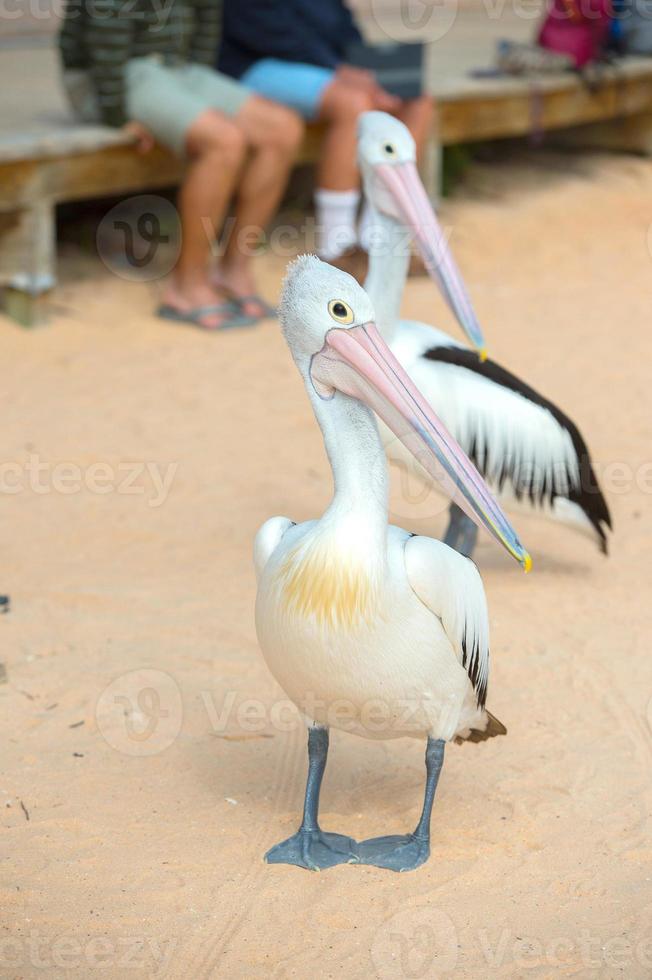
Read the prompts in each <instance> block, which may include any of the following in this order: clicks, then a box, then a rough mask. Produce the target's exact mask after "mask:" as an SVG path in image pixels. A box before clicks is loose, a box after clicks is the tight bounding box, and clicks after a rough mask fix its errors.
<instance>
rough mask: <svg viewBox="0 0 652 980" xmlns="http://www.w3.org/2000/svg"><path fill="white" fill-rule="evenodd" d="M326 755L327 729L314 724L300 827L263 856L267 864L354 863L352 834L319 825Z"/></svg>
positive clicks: (312, 865) (312, 868) (320, 866)
mask: <svg viewBox="0 0 652 980" xmlns="http://www.w3.org/2000/svg"><path fill="white" fill-rule="evenodd" d="M327 757H328V729H327V728H320V727H319V726H317V725H313V726H312V728H310V730H309V731H308V780H307V782H306V798H305V802H304V805H303V820H302V821H301V827H300V828H299V830H298V831H297V832H296V834H293V835H292V837H288V839H287V840H284V841H281V843H280V844H276V845H275V846H274V847H272V848H271V849H270V850H269V851H268V852H267V854H266V855H265V860H266V861H267V863H268V864H294V865H295V866H296V867H297V868H307V869H308V870H309V871H321V870H322V869H324V868H334V867H335V865H336V864H357V863H358V845H357V843H356V841H354V840H353V838H351V837H344V836H343V835H342V834H329V833H327V832H326V831H325V830H322V829H321V827H320V826H319V820H318V818H319V791H320V789H321V781H322V779H323V776H324V770H325V768H326V759H327Z"/></svg>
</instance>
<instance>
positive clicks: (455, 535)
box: [444, 504, 478, 558]
mask: <svg viewBox="0 0 652 980" xmlns="http://www.w3.org/2000/svg"><path fill="white" fill-rule="evenodd" d="M449 515H450V519H449V522H448V527H447V528H446V534H445V535H444V544H447V545H448V546H449V548H454V549H455V551H457V552H459V554H460V555H464V557H465V558H470V557H471V555H472V554H473V549H474V548H475V544H476V541H477V539H478V529H477V527H476V526H475V524H474V523H473V521H472V520H471V518H470V517H467V516H466V514H465V513H464V511H463V510H462V508H461V507H458V506H457V504H451V505H450V509H449Z"/></svg>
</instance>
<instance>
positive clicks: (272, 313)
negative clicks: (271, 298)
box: [217, 281, 278, 321]
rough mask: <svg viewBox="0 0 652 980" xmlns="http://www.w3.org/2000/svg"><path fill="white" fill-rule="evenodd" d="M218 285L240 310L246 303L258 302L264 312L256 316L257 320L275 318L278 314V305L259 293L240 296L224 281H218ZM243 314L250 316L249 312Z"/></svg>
mask: <svg viewBox="0 0 652 980" xmlns="http://www.w3.org/2000/svg"><path fill="white" fill-rule="evenodd" d="M217 285H218V286H219V288H220V289H221V290H222V292H223V293H225V294H226V295H227V296H228V297H229V299H230V301H231V302H232V303H234V304H235V306H237V307H238V309H240V310H242V309H243V308H244V306H245V304H246V303H256V304H257V305H258V306H260V308H261V310H262V313H261V314H260V315H259V316H257V317H255V319H256V321H258V320H267V319H270V318H271V319H274V318H275V317H277V316H278V310H277V309H276V307H275V306H272V305H271V304H270V303H268V302H267V301H266V300H264V299H263V298H262V296H259V295H258V294H257V293H252V294H251V296H239V295H238V294H237V293H236V292H234V291H233V290H232V289H229V287H228V286H225V285H224V283H222V282H219V281H217ZM242 315H243V316H247V317H248V316H249V314H248V313H243V314H242Z"/></svg>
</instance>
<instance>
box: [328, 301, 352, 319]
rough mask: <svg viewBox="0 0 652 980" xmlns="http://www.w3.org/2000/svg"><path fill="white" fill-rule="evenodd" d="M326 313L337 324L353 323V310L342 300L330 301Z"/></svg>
mask: <svg viewBox="0 0 652 980" xmlns="http://www.w3.org/2000/svg"><path fill="white" fill-rule="evenodd" d="M328 312H329V313H330V315H331V316H332V317H333V319H334V320H337V322H338V323H353V310H352V309H351V307H350V306H349V304H348V303H345V302H344V300H343V299H332V300H331V301H330V303H329V304H328Z"/></svg>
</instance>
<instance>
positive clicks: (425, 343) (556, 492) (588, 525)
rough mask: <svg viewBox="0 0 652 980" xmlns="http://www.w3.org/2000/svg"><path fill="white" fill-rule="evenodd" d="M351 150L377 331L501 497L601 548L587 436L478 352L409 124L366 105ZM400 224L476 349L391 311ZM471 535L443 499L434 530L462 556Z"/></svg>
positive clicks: (397, 285) (401, 247)
mask: <svg viewBox="0 0 652 980" xmlns="http://www.w3.org/2000/svg"><path fill="white" fill-rule="evenodd" d="M358 159H359V164H360V169H361V171H362V176H363V182H364V189H365V194H366V197H367V201H368V202H369V205H370V206H371V207H372V208H373V210H374V211H375V222H376V228H375V237H376V241H375V244H374V246H373V247H372V248H371V250H370V251H371V254H370V263H369V272H368V276H367V279H366V281H365V289H366V290H367V292H368V294H369V296H370V298H371V301H372V303H373V305H374V307H375V310H376V315H377V324H378V328H379V330H380V332H381V334H382V335H383V338H384V339H385V341H386V342H387V343H388V344H389V345H390V347H391V349H392V352H393V353H394V354H395V355H396V357H397V358H398V360H399V361H400V363H401V364H402V366H403V367H404V368H405V370H406V371H407V372H408V374H409V375H410V377H411V378H412V379H413V380H414V381H415V382H416V384H417V385H418V387H419V388H420V390H421V391H422V392H423V393H424V395H425V396H426V398H427V400H428V401H429V402H430V404H431V405H432V406H433V408H434V409H435V410H436V412H437V413H438V415H439V416H440V417H441V419H442V421H443V422H444V424H445V425H446V426H447V428H448V429H449V431H450V432H451V433H452V434H453V435H454V436H455V438H456V439H457V441H458V442H459V443H460V445H461V446H462V448H463V449H464V450H465V451H466V453H467V454H468V455H469V456H470V458H471V459H472V460H473V462H474V463H475V465H476V466H477V467H478V469H479V470H480V472H481V473H482V475H483V476H484V477H485V479H486V481H487V483H488V484H489V486H490V487H491V489H492V490H493V491H494V492H495V493H496V494H497V495H499V497H500V499H501V500H502V501H503V502H504V503H505V505H506V506H507V505H519V506H520V507H524V508H525V509H527V510H529V511H530V512H532V511H534V512H536V513H541V514H542V515H544V516H547V517H552V518H553V519H555V520H558V521H560V522H562V523H566V524H568V525H570V526H571V527H573V528H575V529H577V530H580V531H583V532H585V533H588V534H589V535H591V536H592V537H593V538H594V539H595V540H596V542H597V544H598V545H599V547H600V549H601V550H602V551H603V552H604V553H606V551H607V536H606V528H611V518H610V515H609V509H608V507H607V504H606V501H605V499H604V497H603V495H602V492H601V490H600V487H599V485H598V481H597V478H596V476H595V473H594V470H593V465H592V463H591V457H590V454H589V450H588V448H587V446H586V443H585V441H584V439H583V438H582V435H581V433H580V431H579V429H578V428H577V426H576V425H575V424H574V422H572V421H571V419H569V418H568V416H567V415H565V414H564V413H563V412H562V411H561V410H560V409H559V408H557V406H556V405H554V404H553V403H552V402H551V401H549V400H548V399H547V398H544V397H543V396H542V395H540V394H539V393H538V392H537V391H535V390H534V389H533V388H531V387H530V386H529V385H527V384H526V383H525V382H523V381H521V380H520V379H519V378H517V377H516V376H515V375H514V374H511V373H510V372H509V371H507V370H506V369H505V368H503V367H501V366H500V365H499V364H497V363H496V362H495V361H491V360H487V359H486V355H485V351H484V347H485V345H484V339H483V336H482V331H481V329H480V326H479V324H478V321H477V318H476V316H475V313H474V311H473V307H472V305H471V301H470V299H469V297H468V295H467V292H466V290H465V288H464V285H463V283H462V278H461V276H460V274H459V272H458V270H457V267H456V265H455V262H454V260H453V258H452V255H451V253H450V251H449V249H448V245H447V243H446V240H445V237H444V236H443V234H442V231H441V228H440V226H439V223H438V221H437V218H436V216H435V213H434V211H433V209H432V206H431V204H430V202H429V200H428V197H427V195H426V192H425V189H424V188H423V185H422V184H421V180H420V179H419V175H418V172H417V169H416V165H415V145H414V140H413V139H412V136H411V135H410V133H409V130H408V129H407V128H406V127H405V126H404V125H403V123H401V122H399V120H398V119H394V118H393V116H389V115H387V114H386V113H384V112H367V113H365V114H364V115H362V116H361V117H360V122H359V130H358ZM406 227H407V229H409V231H410V233H411V235H412V236H413V238H414V240H415V242H416V245H417V247H418V249H419V251H420V253H421V256H422V258H423V260H424V262H425V264H426V267H427V269H428V270H429V271H430V273H431V275H432V277H433V278H434V279H435V280H436V281H437V283H438V284H439V285H440V286H441V288H442V290H443V293H444V296H445V298H446V299H447V301H448V303H449V305H450V307H451V309H452V311H453V313H454V314H455V316H456V317H457V319H458V321H459V322H460V324H461V326H462V327H463V329H464V330H465V332H466V334H467V336H468V337H469V340H470V341H471V342H472V343H473V344H474V346H475V347H477V348H478V350H479V351H480V356H478V354H477V353H476V352H474V351H473V350H470V349H469V348H467V347H464V346H463V345H462V344H458V343H456V341H454V340H453V339H452V338H451V337H449V336H447V335H446V334H445V333H443V332H442V331H440V330H435V329H434V328H433V327H430V326H428V325H426V324H424V323H418V322H415V321H412V320H401V319H400V306H401V298H402V296H403V289H404V286H405V280H406V275H407V267H408V263H409V249H408V248H407V247H406V245H405V243H404V242H402V238H403V237H404V235H405V231H404V229H405V228H406ZM381 434H382V436H383V440H384V442H385V448H386V451H387V453H388V455H389V456H390V458H391V459H395V460H396V461H397V462H400V463H408V465H412V463H411V461H408V460H407V459H406V454H405V452H404V450H403V447H402V446H401V444H400V443H399V442H398V441H397V440H396V439H394V438H393V436H392V435H391V433H390V432H388V430H387V429H386V428H384V427H382V426H381ZM476 535H477V530H476V528H475V527H474V525H473V524H472V523H471V522H470V521H469V520H468V519H467V517H466V516H465V515H464V514H463V513H462V512H461V511H460V510H459V508H457V507H456V506H455V504H453V505H452V506H451V519H450V524H449V527H448V530H447V532H446V536H445V538H444V540H445V541H446V542H447V544H450V545H451V546H452V547H454V548H456V549H457V550H458V551H461V552H462V553H463V554H466V555H470V554H471V553H472V550H473V547H474V544H475V539H476Z"/></svg>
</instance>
